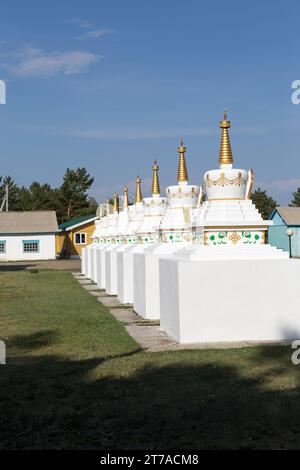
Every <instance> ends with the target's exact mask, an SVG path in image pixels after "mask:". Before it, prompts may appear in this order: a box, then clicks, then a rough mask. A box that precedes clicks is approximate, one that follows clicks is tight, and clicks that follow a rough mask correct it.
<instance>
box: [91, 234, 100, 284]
mask: <svg viewBox="0 0 300 470" xmlns="http://www.w3.org/2000/svg"><path fill="white" fill-rule="evenodd" d="M99 246H100V245H99V243H95V244H94V245H93V248H92V249H91V279H92V281H93V282H95V283H96V284H97V250H98V248H99Z"/></svg>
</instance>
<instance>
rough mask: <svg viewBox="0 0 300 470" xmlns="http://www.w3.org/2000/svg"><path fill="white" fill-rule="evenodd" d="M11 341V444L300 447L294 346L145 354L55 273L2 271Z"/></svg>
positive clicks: (6, 389) (5, 389)
mask: <svg viewBox="0 0 300 470" xmlns="http://www.w3.org/2000/svg"><path fill="white" fill-rule="evenodd" d="M262 315H263V312H262ZM0 338H1V339H3V340H5V342H6V345H7V365H2V366H1V365H0V399H1V407H0V422H1V426H0V449H7V448H19V449H21V448H27V449H39V448H44V449H53V448H56V449H57V448H58V449H122V448H123V449H135V448H138V449H153V450H154V449H168V448H169V449H178V450H180V449H188V448H189V449H191V448H197V449H201V448H221V449H223V448H240V449H251V448H299V447H300V433H299V422H300V388H299V385H300V376H299V374H300V366H298V367H297V366H293V365H292V364H291V361H290V355H291V349H290V348H288V347H259V348H258V347H257V348H245V349H239V350H206V351H203V350H202V351H201V350H198V351H173V352H165V353H145V352H143V351H141V350H140V348H139V346H138V345H137V344H136V343H135V342H134V340H133V339H131V338H130V337H129V336H128V335H127V333H126V331H125V329H124V327H123V326H122V325H121V324H120V323H118V322H117V321H116V320H115V319H114V318H113V317H112V316H111V315H110V313H109V312H108V310H107V309H106V308H105V307H103V306H102V305H101V304H100V303H99V302H98V301H97V300H96V299H95V298H94V297H93V296H92V295H90V294H89V293H88V292H86V291H85V290H84V289H83V288H82V287H81V286H79V285H78V283H77V281H75V280H74V279H73V277H72V275H71V274H70V273H68V272H53V271H39V272H35V273H34V272H32V273H31V272H28V271H26V272H25V271H22V272H2V273H0Z"/></svg>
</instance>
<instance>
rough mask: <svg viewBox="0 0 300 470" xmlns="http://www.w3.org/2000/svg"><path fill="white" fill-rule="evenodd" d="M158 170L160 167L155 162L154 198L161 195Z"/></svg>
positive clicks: (153, 178) (153, 177)
mask: <svg viewBox="0 0 300 470" xmlns="http://www.w3.org/2000/svg"><path fill="white" fill-rule="evenodd" d="M158 170H159V166H158V164H157V161H156V160H154V165H153V167H152V171H153V176H152V196H154V195H158V196H159V195H160V186H159V178H158Z"/></svg>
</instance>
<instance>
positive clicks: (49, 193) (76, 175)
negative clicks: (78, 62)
mask: <svg viewBox="0 0 300 470" xmlns="http://www.w3.org/2000/svg"><path fill="white" fill-rule="evenodd" d="M93 182H94V178H93V177H92V176H91V175H89V173H88V172H87V170H86V168H84V167H83V168H77V169H75V170H72V169H70V168H67V169H66V172H65V174H64V177H63V182H62V185H61V186H60V187H58V188H52V187H51V186H50V185H49V184H47V183H44V184H41V183H39V182H37V181H33V182H32V183H31V185H30V186H29V187H28V188H27V187H25V186H18V185H17V184H16V183H15V181H14V179H13V178H12V177H11V176H5V177H1V176H0V204H1V201H2V200H3V198H4V196H5V188H6V186H7V185H8V189H9V210H10V211H39V210H54V211H56V215H57V220H58V223H61V222H64V221H66V220H69V219H71V218H72V217H78V216H82V215H90V214H91V215H94V214H95V213H96V210H97V201H96V200H95V199H94V198H93V197H90V196H89V195H88V190H89V189H90V188H91V186H92V184H93ZM251 199H252V201H253V203H254V204H255V206H256V208H257V209H258V211H259V212H260V213H261V215H262V217H263V218H264V219H268V218H269V217H270V215H271V214H272V212H273V210H274V209H275V207H278V206H279V204H278V203H277V201H275V199H273V198H272V197H271V196H269V195H268V194H267V191H266V190H263V189H261V188H258V189H256V190H255V191H254V192H253V193H252V195H251ZM111 203H113V201H111ZM289 206H292V207H300V188H298V189H297V191H296V192H294V193H293V199H292V201H291V203H290V204H289Z"/></svg>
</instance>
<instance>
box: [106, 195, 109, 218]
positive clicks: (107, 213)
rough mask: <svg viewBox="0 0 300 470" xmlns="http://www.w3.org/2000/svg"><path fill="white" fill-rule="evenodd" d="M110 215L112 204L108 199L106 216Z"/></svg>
mask: <svg viewBox="0 0 300 470" xmlns="http://www.w3.org/2000/svg"><path fill="white" fill-rule="evenodd" d="M109 214H110V203H109V199H106V215H109Z"/></svg>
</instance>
